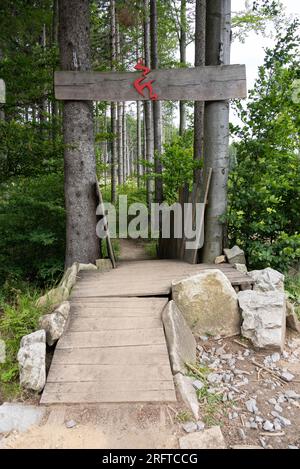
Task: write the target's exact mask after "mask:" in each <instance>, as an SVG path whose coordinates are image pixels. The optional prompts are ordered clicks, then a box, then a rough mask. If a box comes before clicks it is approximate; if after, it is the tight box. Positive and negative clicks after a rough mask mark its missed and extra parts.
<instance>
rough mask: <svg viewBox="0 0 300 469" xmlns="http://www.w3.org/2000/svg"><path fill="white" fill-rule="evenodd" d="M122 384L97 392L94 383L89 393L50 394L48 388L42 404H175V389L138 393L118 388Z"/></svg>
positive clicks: (100, 388) (100, 389)
mask: <svg viewBox="0 0 300 469" xmlns="http://www.w3.org/2000/svg"><path fill="white" fill-rule="evenodd" d="M119 384H120V383H116V388H112V389H110V390H107V391H103V390H102V387H99V390H97V389H96V390H95V385H94V383H91V387H90V390H89V392H83V393H79V392H65V393H64V392H54V393H52V392H48V390H47V387H46V389H45V391H44V393H43V395H42V398H41V404H62V403H64V404H80V403H85V404H97V403H110V402H115V403H118V402H175V401H176V395H175V391H174V389H168V390H163V389H159V390H144V391H137V390H135V389H133V390H129V391H126V390H123V389H120V388H118V385H119Z"/></svg>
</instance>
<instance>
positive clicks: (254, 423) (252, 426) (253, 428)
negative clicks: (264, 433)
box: [250, 422, 258, 430]
mask: <svg viewBox="0 0 300 469" xmlns="http://www.w3.org/2000/svg"><path fill="white" fill-rule="evenodd" d="M250 428H251V429H252V430H257V429H258V425H257V423H256V422H251V424H250Z"/></svg>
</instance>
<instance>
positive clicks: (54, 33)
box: [51, 0, 59, 143]
mask: <svg viewBox="0 0 300 469" xmlns="http://www.w3.org/2000/svg"><path fill="white" fill-rule="evenodd" d="M52 8H53V15H52V47H53V48H54V47H56V46H57V45H58V0H53V7H52ZM54 71H55V70H54V69H53V73H54ZM53 86H54V84H53ZM53 91H54V90H53ZM53 95H54V92H53ZM58 106H59V103H58V101H56V99H55V98H54V99H53V101H52V107H51V121H52V140H53V143H55V140H56V137H57V130H58V117H59V115H58Z"/></svg>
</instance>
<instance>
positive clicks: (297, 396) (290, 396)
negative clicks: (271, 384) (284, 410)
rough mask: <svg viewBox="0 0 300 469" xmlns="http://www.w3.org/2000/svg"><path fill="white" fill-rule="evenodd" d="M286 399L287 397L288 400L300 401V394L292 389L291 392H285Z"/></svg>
mask: <svg viewBox="0 0 300 469" xmlns="http://www.w3.org/2000/svg"><path fill="white" fill-rule="evenodd" d="M285 397H287V398H288V399H300V394H297V393H296V392H295V391H293V390H292V389H291V390H289V391H285Z"/></svg>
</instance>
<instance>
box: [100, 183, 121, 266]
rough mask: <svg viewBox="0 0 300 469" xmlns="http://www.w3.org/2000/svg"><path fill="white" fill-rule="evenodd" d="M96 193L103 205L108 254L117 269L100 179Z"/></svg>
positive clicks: (101, 205)
mask: <svg viewBox="0 0 300 469" xmlns="http://www.w3.org/2000/svg"><path fill="white" fill-rule="evenodd" d="M96 195H97V199H98V202H99V205H100V207H101V213H102V216H103V218H104V227H105V231H106V246H107V252H108V256H109V258H110V260H111V263H112V267H113V269H115V268H116V267H117V264H116V258H115V253H114V250H113V246H112V243H111V239H110V233H109V227H108V221H107V217H106V215H105V208H104V203H103V198H102V193H101V190H100V186H99V182H98V181H97V182H96Z"/></svg>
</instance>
